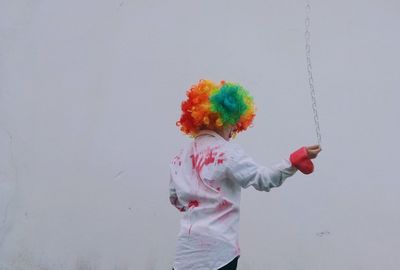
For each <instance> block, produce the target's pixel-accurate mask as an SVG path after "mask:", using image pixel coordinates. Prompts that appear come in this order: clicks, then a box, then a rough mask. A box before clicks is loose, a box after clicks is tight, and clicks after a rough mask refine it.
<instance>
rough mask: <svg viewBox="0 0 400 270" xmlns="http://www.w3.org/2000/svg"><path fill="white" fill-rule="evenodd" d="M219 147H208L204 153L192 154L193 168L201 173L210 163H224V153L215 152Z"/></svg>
mask: <svg viewBox="0 0 400 270" xmlns="http://www.w3.org/2000/svg"><path fill="white" fill-rule="evenodd" d="M218 148H219V147H214V148H212V149H210V148H208V149H207V150H206V151H205V152H203V153H199V154H193V155H191V156H190V157H191V159H192V167H193V169H196V171H197V172H198V173H200V172H201V170H202V169H203V167H204V166H207V165H209V164H223V163H224V161H225V158H224V153H218V152H215V150H217V149H218Z"/></svg>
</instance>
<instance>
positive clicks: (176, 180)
mask: <svg viewBox="0 0 400 270" xmlns="http://www.w3.org/2000/svg"><path fill="white" fill-rule="evenodd" d="M181 109H182V115H181V117H180V119H179V121H178V122H177V126H178V127H179V128H180V130H181V131H182V132H183V133H184V134H187V135H189V136H191V137H192V138H193V140H191V141H190V142H189V143H188V144H187V145H185V146H184V147H183V148H182V149H181V151H180V152H179V154H178V155H176V156H175V157H174V158H173V160H172V161H171V164H170V176H171V177H170V182H169V200H170V203H171V204H172V205H173V206H174V207H176V208H177V209H178V210H179V211H180V212H182V214H183V216H182V218H181V222H180V231H179V234H178V239H177V243H176V252H175V258H174V262H173V270H214V269H223V270H231V269H236V267H237V262H238V259H239V257H240V247H239V234H238V231H239V212H240V196H241V195H240V194H241V189H242V188H247V187H250V186H252V187H254V188H255V189H256V190H259V191H270V189H271V188H276V187H279V186H280V185H282V183H283V182H284V181H285V179H286V178H288V177H290V176H292V175H293V174H295V172H296V171H297V170H301V171H302V172H303V173H305V174H310V173H312V171H313V170H314V165H313V163H312V161H311V159H314V158H316V157H317V155H318V153H319V152H320V151H321V148H320V146H319V145H312V146H309V147H302V148H300V149H299V150H297V151H295V152H293V153H292V154H291V155H290V156H289V157H288V158H285V159H283V160H282V161H281V162H280V163H278V164H276V165H275V166H271V167H266V166H262V165H259V164H257V163H256V162H255V161H254V160H253V159H252V158H251V157H250V156H248V155H247V154H246V153H245V152H244V150H243V149H242V148H241V147H240V146H239V145H238V144H236V143H234V142H232V141H231V139H232V138H234V137H235V136H236V134H237V133H239V132H242V131H245V130H246V129H247V128H248V127H250V126H251V125H252V122H253V119H254V117H255V105H254V102H253V98H252V97H251V96H250V94H249V92H248V91H247V90H246V89H244V88H243V87H242V86H241V85H239V84H236V83H231V82H225V81H222V82H221V83H220V84H216V83H214V82H212V81H210V80H200V81H199V83H197V84H195V85H193V86H192V87H191V88H190V89H189V90H188V91H187V99H186V100H185V101H183V102H182V105H181ZM260 147H262V146H260Z"/></svg>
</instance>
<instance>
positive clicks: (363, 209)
mask: <svg viewBox="0 0 400 270" xmlns="http://www.w3.org/2000/svg"><path fill="white" fill-rule="evenodd" d="M312 6H313V10H312V26H311V27H312V56H313V64H314V65H313V67H314V77H315V81H316V88H317V99H318V105H319V110H320V120H321V128H322V136H323V149H324V150H323V152H322V153H321V155H320V157H319V159H318V161H317V162H316V172H315V173H314V174H313V175H311V176H307V177H306V176H303V175H300V174H297V175H295V176H294V177H293V178H291V179H289V180H288V181H287V182H286V183H285V184H284V185H283V186H281V187H280V188H279V189H275V190H272V191H271V192H270V193H261V192H257V191H255V190H254V189H249V190H245V191H244V192H243V194H242V215H241V232H240V234H241V249H242V256H241V258H240V260H239V267H238V269H240V270H246V269H249V270H250V269H253V270H255V269H259V270H261V269H262V270H265V269H274V270H289V269H297V270H310V269H316V270H320V269H324V270H331V269H332V270H337V269H341V270H347V269H349V270H350V269H351V270H355V269H360V270H361V269H363V270H369V269H371V270H372V269H385V270H395V269H396V270H397V269H399V267H400V257H399V256H398V253H399V250H400V236H399V234H398V228H400V211H399V204H400V196H399V190H400V182H399V180H400V179H399V176H398V175H397V168H398V166H399V161H400V160H399V154H398V151H399V149H400V148H399V146H400V145H399V142H398V138H399V137H400V134H399V133H400V132H399V131H400V127H399V119H398V118H399V113H400V109H399V105H398V101H399V98H400V93H399V85H400V76H399V75H400V74H399V63H400V53H399V47H400V38H399V35H398V34H399V32H398V31H399V26H400V16H399V15H400V2H399V1H395V0H392V1H390V0H385V1H378V0H375V1H373V0H371V1H360V0H358V1H356V0H353V1H344V0H339V1H318V2H317V1H313V3H312ZM303 31H304V2H303V1H295V0H283V1H265V0H253V1H234V0H229V1H228V0H220V1H211V0H203V1H176V0H163V1H161V0H159V1H155V0H147V1H145V0H118V1H111V0H108V1H106V0H85V1H78V0H74V1H49V0H35V1H32V0H31V1H29V0H13V1H7V0H2V1H0V162H1V163H0V269H1V270H15V269H21V270H25V269H27V270H36V269H41V270H44V269H80V270H87V269H96V270H97V269H107V270H108V269H114V270H117V269H119V270H125V269H135V270H136V269H148V270H151V269H170V266H171V262H172V259H173V254H174V248H175V237H176V234H177V233H178V226H179V215H180V214H179V213H178V211H176V210H175V209H174V208H173V207H172V206H170V205H169V202H168V190H167V188H168V181H169V179H168V162H169V161H170V159H171V157H173V156H174V154H175V153H176V152H177V151H178V149H179V147H180V145H181V144H182V143H183V142H185V141H186V140H188V139H186V138H185V137H184V136H182V135H181V134H179V132H178V129H177V128H176V127H175V125H174V124H175V122H176V120H177V118H178V117H179V104H180V102H181V100H182V99H183V98H184V94H185V91H186V89H187V88H188V87H189V86H190V85H191V84H193V83H195V82H197V81H198V79H200V78H209V79H213V80H216V81H219V80H222V79H224V80H228V81H235V82H240V83H241V84H242V85H244V86H245V87H247V88H248V89H249V90H250V91H251V93H252V94H253V95H254V97H255V100H256V103H257V105H258V115H257V117H256V122H255V127H254V128H253V129H251V130H249V131H248V132H246V133H245V134H243V135H241V136H239V137H238V139H237V140H238V141H239V143H241V144H242V145H243V147H244V148H245V149H247V151H248V152H249V153H250V154H251V155H253V156H254V157H255V159H256V160H258V161H259V162H261V163H264V164H266V165H271V164H273V163H274V162H275V161H278V160H280V159H281V158H282V157H286V156H287V155H288V154H289V153H290V151H292V150H295V149H296V148H298V147H300V146H302V145H305V144H312V143H314V142H315V134H314V127H313V120H312V111H311V104H310V96H309V91H308V88H307V87H308V86H307V83H306V72H305V59H304V36H303Z"/></svg>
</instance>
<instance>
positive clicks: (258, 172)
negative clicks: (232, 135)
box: [226, 146, 297, 191]
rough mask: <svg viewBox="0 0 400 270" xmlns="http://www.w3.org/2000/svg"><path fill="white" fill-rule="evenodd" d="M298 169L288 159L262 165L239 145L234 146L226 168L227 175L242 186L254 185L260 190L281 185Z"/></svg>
mask: <svg viewBox="0 0 400 270" xmlns="http://www.w3.org/2000/svg"><path fill="white" fill-rule="evenodd" d="M296 171H297V169H296V168H295V167H293V166H292V164H291V163H290V161H289V160H288V159H283V160H282V161H281V162H280V163H278V164H276V165H275V166H271V167H266V166H261V165H259V164H257V163H256V162H254V160H253V159H252V158H251V157H249V156H248V155H247V154H246V153H245V152H244V151H243V150H242V149H241V148H240V147H239V146H235V147H234V148H233V150H232V153H231V154H230V155H229V162H228V163H227V168H226V172H227V176H228V177H229V178H231V179H233V180H234V181H235V182H236V183H237V184H239V185H240V186H241V187H243V188H248V187H249V186H253V187H254V188H255V189H256V190H260V191H270V189H271V188H275V187H279V186H280V185H282V183H283V182H284V181H285V180H286V178H288V177H290V176H292V175H293V174H295V173H296Z"/></svg>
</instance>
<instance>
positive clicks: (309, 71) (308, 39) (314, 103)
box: [304, 3, 321, 145]
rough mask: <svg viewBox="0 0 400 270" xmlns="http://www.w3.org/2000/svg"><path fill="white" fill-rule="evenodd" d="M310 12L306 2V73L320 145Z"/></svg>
mask: <svg viewBox="0 0 400 270" xmlns="http://www.w3.org/2000/svg"><path fill="white" fill-rule="evenodd" d="M310 14H311V5H310V3H307V4H306V19H305V21H304V23H305V29H306V30H305V32H304V37H305V41H306V47H305V50H306V60H307V74H308V85H309V87H310V93H311V102H312V110H313V113H314V123H315V132H316V134H317V141H318V144H319V145H321V129H320V128H319V118H318V110H317V98H316V96H315V87H314V78H313V73H312V65H311V32H310V22H311V20H310Z"/></svg>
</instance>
